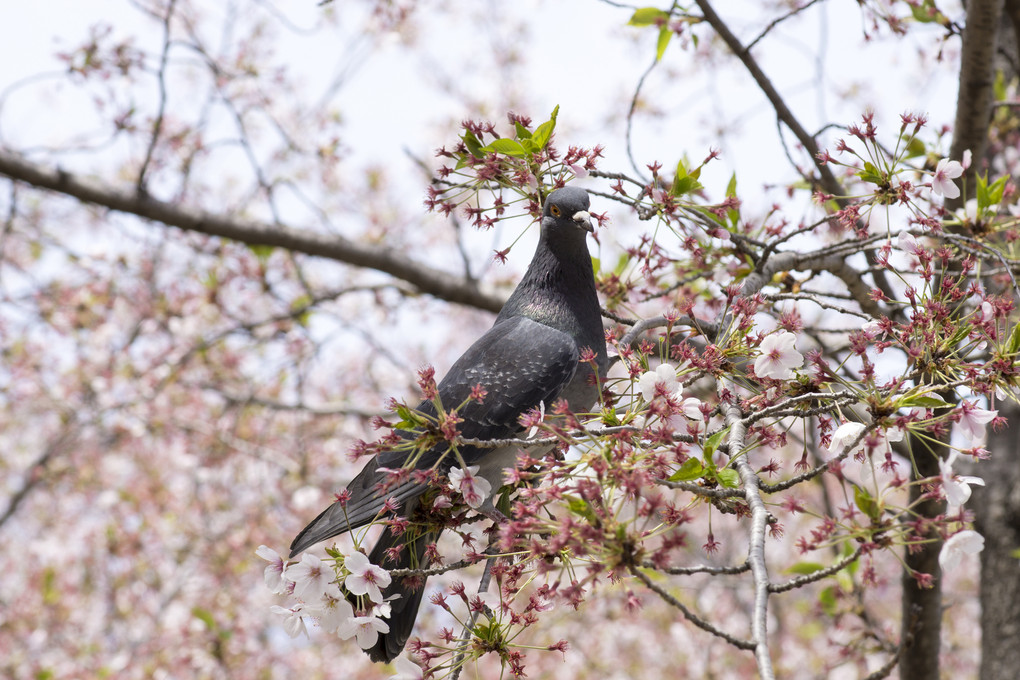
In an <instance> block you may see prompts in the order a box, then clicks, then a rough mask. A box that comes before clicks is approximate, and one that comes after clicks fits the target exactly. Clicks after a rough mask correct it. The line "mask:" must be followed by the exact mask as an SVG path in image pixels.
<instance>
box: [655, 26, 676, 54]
mask: <svg viewBox="0 0 1020 680" xmlns="http://www.w3.org/2000/svg"><path fill="white" fill-rule="evenodd" d="M672 37H673V31H672V29H670V27H669V26H667V25H665V24H663V25H662V28H660V29H659V41H658V42H657V43H656V44H655V61H662V54H663V53H664V52H665V51H666V47H668V46H669V40H670V38H672Z"/></svg>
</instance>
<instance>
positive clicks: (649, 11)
mask: <svg viewBox="0 0 1020 680" xmlns="http://www.w3.org/2000/svg"><path fill="white" fill-rule="evenodd" d="M668 19H669V14H668V13H666V12H663V11H662V10H661V9H659V8H658V7H641V8H639V9H636V10H634V14H632V15H631V17H630V21H628V22H627V25H628V26H652V25H654V24H658V23H660V22H662V21H667V20H668Z"/></svg>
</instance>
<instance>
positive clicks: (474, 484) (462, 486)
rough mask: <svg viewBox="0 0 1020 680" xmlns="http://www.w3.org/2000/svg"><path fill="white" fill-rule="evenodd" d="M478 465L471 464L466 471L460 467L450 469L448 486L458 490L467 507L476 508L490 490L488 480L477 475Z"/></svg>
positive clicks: (490, 485)
mask: <svg viewBox="0 0 1020 680" xmlns="http://www.w3.org/2000/svg"><path fill="white" fill-rule="evenodd" d="M478 469H479V468H478V466H477V465H471V466H469V467H468V469H467V471H464V470H462V469H460V468H453V469H452V470H450V486H452V487H453V488H454V489H458V490H460V493H461V495H462V496H463V497H464V502H465V503H467V504H468V506H469V507H472V508H478V507H480V506H481V505H482V503H483V502H484V501H485V499H486V498H488V497H489V494H490V493H491V492H492V484H490V483H489V480H487V479H485V478H483V477H479V476H478Z"/></svg>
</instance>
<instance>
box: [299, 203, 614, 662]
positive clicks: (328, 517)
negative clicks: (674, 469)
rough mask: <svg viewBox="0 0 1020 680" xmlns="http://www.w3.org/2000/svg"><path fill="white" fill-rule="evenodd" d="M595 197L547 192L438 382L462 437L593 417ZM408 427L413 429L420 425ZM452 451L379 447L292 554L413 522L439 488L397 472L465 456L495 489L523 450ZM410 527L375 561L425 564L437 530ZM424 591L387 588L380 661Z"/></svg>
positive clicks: (401, 584) (395, 644)
mask: <svg viewBox="0 0 1020 680" xmlns="http://www.w3.org/2000/svg"><path fill="white" fill-rule="evenodd" d="M589 205H590V202H589V198H588V193H587V192H586V191H585V190H583V189H579V188H576V187H563V188H560V189H556V190H555V191H553V192H552V193H550V194H549V196H548V198H547V199H546V201H545V205H544V207H543V211H542V221H541V236H540V239H539V243H538V248H537V249H536V251H535V255H534V258H533V259H532V260H531V264H530V265H529V267H528V270H527V272H526V273H525V274H524V278H523V279H522V280H521V282H520V283H519V284H518V285H517V288H516V289H515V290H514V292H513V293H512V294H511V295H510V297H509V299H508V300H507V301H506V303H505V304H504V305H503V308H502V309H501V310H500V312H499V315H498V316H497V317H496V321H495V323H494V324H493V326H492V327H491V328H490V329H489V330H488V331H486V333H485V334H484V335H482V337H480V338H479V339H478V340H477V341H476V342H475V343H474V344H473V345H471V347H469V348H468V349H467V351H466V352H464V354H463V355H462V356H461V357H460V358H459V359H458V360H457V361H456V362H455V363H454V364H453V366H452V367H451V368H450V371H449V373H447V375H446V377H445V378H443V380H441V381H440V382H439V385H438V388H437V389H438V397H439V400H440V401H441V403H442V405H443V409H444V410H447V411H448V410H453V409H455V408H457V407H460V408H459V410H458V412H457V413H458V415H459V416H460V417H461V418H462V419H463V421H462V422H460V423H459V424H458V432H459V434H460V436H461V437H463V438H465V439H479V440H491V439H506V438H511V437H515V436H518V435H520V434H521V433H522V427H521V424H520V422H519V419H520V417H521V416H522V415H523V414H525V413H527V412H529V411H532V410H533V409H535V408H539V409H543V410H544V408H545V407H546V406H552V404H553V403H554V402H556V401H558V400H560V399H562V400H564V401H566V402H567V405H568V406H569V407H570V409H571V411H573V412H575V413H585V412H588V411H590V410H591V409H592V407H593V406H594V405H595V404H596V402H597V401H598V398H599V394H600V390H601V387H600V385H599V380H598V378H599V376H605V372H606V370H607V368H608V365H609V362H608V358H607V354H606V340H605V332H604V330H603V327H602V316H601V311H600V308H599V301H598V297H597V295H596V291H595V277H594V274H593V271H592V262H591V257H590V255H589V254H588V247H587V244H586V242H585V238H586V236H587V234H588V233H593V232H594V229H593V227H592V224H591V216H590V215H589V213H588V207H589ZM585 350H590V351H591V352H593V353H594V356H595V361H594V362H591V361H590V360H589V361H581V357H582V355H583V354H585ZM592 363H594V364H595V367H597V369H596V368H594V367H593V366H592ZM596 370H597V375H596ZM479 385H480V386H481V387H482V388H483V389H484V390H485V396H484V397H483V398H482V399H481V401H478V400H473V399H472V398H471V397H472V394H473V393H474V394H476V395H477V394H478V392H477V391H476V390H477V386H479ZM418 411H419V412H421V413H422V414H424V415H425V416H427V417H430V418H435V416H436V415H437V409H436V405H435V404H434V403H433V402H432V401H430V400H426V401H423V402H422V403H421V404H420V405H419V406H418ZM405 434H406V435H407V436H408V437H410V436H412V434H413V433H405ZM449 452H450V447H449V445H448V444H445V443H444V444H439V445H436V446H434V447H433V448H432V449H430V450H428V451H426V452H424V453H422V452H421V451H420V450H418V451H408V450H407V449H406V448H405V447H400V448H399V450H398V449H394V450H389V451H384V452H382V453H380V454H379V455H377V456H376V457H375V458H373V459H371V460H370V461H369V462H368V463H367V464H366V466H365V468H364V469H363V470H362V471H361V472H360V473H359V474H358V475H357V476H356V477H355V478H354V480H352V481H351V483H350V484H349V485H348V486H347V492H346V493H344V494H343V496H346V501H345V502H344V503H339V502H337V503H334V504H332V505H330V506H329V507H328V508H326V509H325V510H324V511H323V512H322V513H321V514H320V515H319V516H318V517H316V518H315V519H314V520H313V521H312V522H311V523H310V524H309V525H308V526H307V527H305V529H304V530H303V531H301V533H300V534H298V535H297V537H296V538H295V539H294V541H293V543H292V544H291V546H290V557H291V558H293V557H294V556H296V555H297V554H298V553H300V552H301V551H303V550H305V549H306V548H308V547H309V546H311V545H313V544H315V543H318V542H319V541H323V540H326V539H328V538H332V537H334V536H337V535H339V534H342V533H345V532H347V531H351V530H353V529H356V528H358V527H361V526H364V525H366V524H369V523H371V522H373V521H377V520H379V519H381V518H385V517H387V516H394V513H392V512H390V511H392V510H393V509H394V508H397V510H396V513H395V516H399V517H405V518H412V517H413V515H414V513H415V511H416V509H418V507H419V504H420V502H421V500H422V497H423V494H425V493H426V492H427V491H428V489H429V488H430V485H429V484H427V483H423V482H422V477H423V476H422V475H416V476H412V475H404V476H402V477H401V478H400V481H399V482H397V483H393V478H392V475H391V474H390V473H389V471H390V470H395V469H398V468H402V467H408V466H413V469H416V470H430V469H432V468H433V467H437V469H438V470H439V472H440V473H441V474H446V473H448V472H449V470H450V469H451V468H452V467H455V466H460V465H461V463H463V465H464V466H466V467H471V466H476V465H477V466H478V467H479V470H478V472H477V473H476V474H477V475H478V476H479V477H481V478H483V479H485V480H486V481H488V482H489V484H490V487H491V490H492V491H493V492H495V491H496V490H497V489H499V488H500V487H501V486H502V485H503V471H504V470H505V469H508V468H513V467H514V465H515V463H516V460H517V456H518V455H519V452H520V448H519V447H517V446H507V447H502V448H485V447H476V446H470V445H459V446H458V447H457V453H458V454H459V459H460V460H458V456H456V455H446V454H448V453H449ZM412 456H414V459H413V461H412V460H411V457H412ZM482 507H483V508H486V507H487V508H489V510H490V512H491V513H492V515H490V516H498V511H496V510H495V508H494V507H493V506H492V498H491V497H490V498H488V499H486V501H485V503H483V506H482ZM483 512H484V510H483ZM413 531H414V530H411V531H406V532H397V533H395V532H394V529H392V528H390V527H387V528H386V529H385V530H384V531H383V533H382V535H381V536H380V538H379V539H378V542H377V543H376V544H375V546H374V547H373V549H372V551H371V554H370V555H369V560H370V561H371V562H372V563H373V564H376V565H379V566H382V567H384V568H386V569H408V568H415V569H421V568H425V567H427V566H428V560H427V558H426V548H427V547H428V546H429V545H430V544H434V543H435V541H436V540H437V539H438V536H439V533H438V529H437V530H426V531H425V532H424V533H421V532H420V531H419V532H418V534H414V533H413ZM424 590H425V588H424V579H422V578H421V577H408V578H404V579H393V581H392V583H391V584H390V585H389V586H388V587H387V588H386V589H385V590H384V591H383V597H384V598H387V600H388V601H389V604H390V618H389V620H388V622H387V623H388V625H389V632H387V633H382V634H380V636H379V638H378V640H377V642H376V644H375V645H374V646H373V647H371V648H369V649H366V650H365V652H366V653H367V654H368V655H369V657H371V659H372V660H373V661H383V662H390V661H392V660H393V659H394V658H396V657H397V655H399V654H400V652H401V651H402V650H403V648H404V645H405V643H406V642H407V640H408V638H409V637H410V635H411V630H412V628H413V627H414V622H415V619H416V618H417V614H418V607H419V605H420V604H421V598H422V594H423V593H424ZM394 596H399V597H394ZM391 598H392V599H391Z"/></svg>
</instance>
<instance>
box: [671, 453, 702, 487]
mask: <svg viewBox="0 0 1020 680" xmlns="http://www.w3.org/2000/svg"><path fill="white" fill-rule="evenodd" d="M704 474H705V466H704V465H702V464H701V461H700V460H698V459H697V458H688V459H687V460H685V461H684V462H683V465H681V466H680V469H679V470H677V471H676V472H674V473H673V474H671V475H670V476H669V481H671V482H689V481H691V480H694V479H699V478H700V477H702V476H703V475H704Z"/></svg>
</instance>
